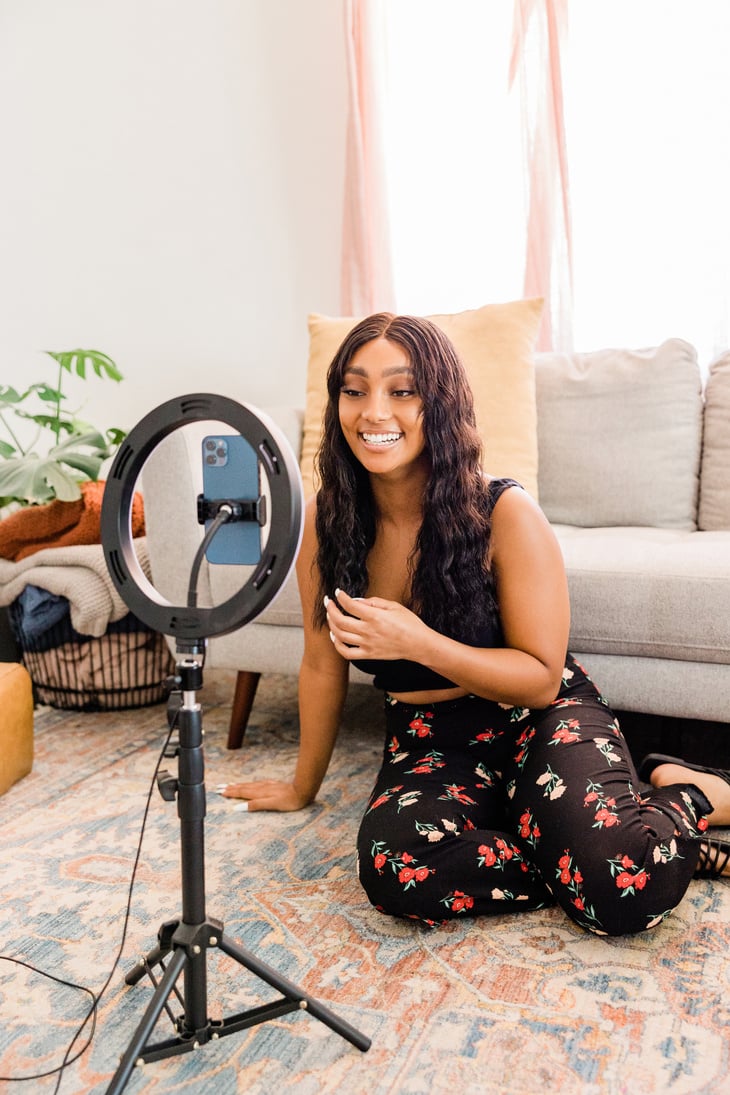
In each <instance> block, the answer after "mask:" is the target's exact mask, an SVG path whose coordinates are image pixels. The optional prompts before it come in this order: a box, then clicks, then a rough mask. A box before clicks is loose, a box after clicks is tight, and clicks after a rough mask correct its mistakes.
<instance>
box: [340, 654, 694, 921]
mask: <svg viewBox="0 0 730 1095" xmlns="http://www.w3.org/2000/svg"><path fill="white" fill-rule="evenodd" d="M385 713H386V741H385V749H384V755H383V764H382V767H381V770H380V773H379V775H378V778H377V781H376V784H375V788H374V790H373V793H372V796H371V798H370V802H369V804H368V807H367V810H366V812H365V815H364V817H363V819H362V822H361V824H360V831H359V835H358V869H359V874H360V880H361V882H362V885H363V886H364V888H365V891H366V893H367V895H368V897H369V899H370V901H371V902H372V904H373V905H374V906H375V907H376V908H377V909H379V910H380V911H381V912H384V913H388V914H390V915H393V916H400V917H410V918H413V919H417V920H421V921H425V922H427V923H428V924H431V925H434V924H438V923H441V922H443V921H445V920H448V919H450V918H453V917H456V916H464V915H466V916H478V915H482V914H486V913H498V912H515V911H517V910H521V909H537V908H541V907H544V906H546V905H551V904H553V903H554V902H556V901H557V902H558V903H559V904H560V905H562V907H563V908H564V909H565V911H566V912H567V913H568V915H569V916H570V917H571V918H572V919H573V920H574V921H575V922H576V923H577V924H579V925H581V926H582V927H584V928H587V929H589V930H590V931H593V932H597V933H599V934H605V935H621V934H624V933H629V932H638V931H642V930H644V929H646V928H651V927H653V926H654V925H656V924H658V923H660V922H661V921H662V920H663V919H664V918H665V917H666V916H668V915H669V913H670V912H671V911H672V909H673V908H674V907H675V906H676V905H677V904H678V903H679V901H680V900H681V898H682V896H683V894H684V892H685V890H686V888H687V885H688V884H689V881H690V879H691V878H692V875H693V873H694V870H695V867H696V865H697V860H698V857H699V841H698V837H699V835H700V834H701V833H702V832H703V831H704V829H706V828H707V822H706V820H705V817H704V815H705V814H706V813H709V812H710V811H711V809H712V807H711V804H710V803H709V802H708V801H707V799H706V798H705V796H704V795H703V794H702V792H701V791H700V790H699V788H696V787H695V786H694V785H692V784H690V785H682V786H673V787H665V788H661V789H656V788H652V789H651V790H650V791H649V792H648V793H642V792H641V790H640V786H639V782H638V779H637V776H636V772H635V769H634V765H633V763H632V760H631V757H630V755H629V750H628V747H627V745H626V742H625V741H624V739H623V737H622V735H621V732H620V730H619V726H618V722H617V720H616V719H615V718H614V716H613V714H612V713H611V711H610V710H609V708H608V707H607V705H606V703H605V701H604V700H603V698H602V697H601V696H600V695H599V693H598V691H597V690H596V688H595V687H594V685H593V683H592V682H591V680H590V678H589V677H588V676H587V674H586V673H585V671H584V670H583V669H582V667H581V666H580V665H578V663H577V662H576V661H575V659H574V658H572V657H571V656H570V655H569V656H568V658H567V662H566V666H565V670H564V675H563V682H562V687H561V690H560V693H559V695H558V697H557V699H556V700H555V701H554V702H553V703H551V704H550V706H549V707H546V708H544V709H542V710H539V711H531V710H528V709H527V708H520V707H506V706H504V705H501V704H497V703H494V702H492V701H490V700H483V699H480V698H478V697H475V696H465V697H462V698H461V699H457V700H452V701H446V702H443V703H438V704H433V705H431V706H430V707H428V708H417V707H415V706H412V705H410V704H404V703H401V702H399V701H397V700H394V699H393V698H392V697H391V696H389V695H388V694H387V693H386V696H385Z"/></svg>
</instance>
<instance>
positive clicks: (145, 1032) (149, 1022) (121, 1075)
mask: <svg viewBox="0 0 730 1095" xmlns="http://www.w3.org/2000/svg"><path fill="white" fill-rule="evenodd" d="M186 959H187V955H186V954H185V951H184V950H183V949H182V948H180V949H179V950H176V951H174V952H173V955H172V958H171V959H170V962H169V965H168V967H167V969H166V970H165V973H164V975H163V977H162V980H161V981H160V983H159V985H158V986H157V988H156V989H155V991H154V993H153V995H152V999H151V1000H150V1002H149V1004H148V1005H147V1009H146V1011H145V1013H144V1015H143V1016H142V1018H141V1020H140V1022H139V1025H138V1027H137V1029H136V1031H135V1033H134V1035H133V1037H132V1040H131V1042H130V1043H129V1045H128V1046H127V1049H126V1051H125V1053H124V1056H123V1057H122V1059H121V1061H120V1062H119V1067H118V1068H117V1071H116V1072H115V1073H114V1075H113V1077H112V1081H111V1083H110V1084H109V1087H108V1088H107V1089H106V1095H118V1092H120V1091H123V1090H124V1087H125V1085H126V1083H127V1080H128V1079H129V1077H130V1074H131V1072H132V1069H133V1068H134V1066H135V1064H136V1062H137V1061H138V1059H139V1057H140V1054H141V1053H142V1051H143V1049H144V1047H145V1045H146V1044H147V1039H148V1038H149V1036H150V1034H151V1033H152V1031H153V1030H154V1027H155V1023H156V1022H157V1020H158V1019H159V1017H160V1013H161V1012H162V1009H163V1008H164V1006H165V1004H166V1003H167V998H168V996H169V995H170V993H171V992H172V990H173V988H174V986H175V982H176V981H177V979H178V977H179V976H180V972H181V971H182V968H183V966H184V965H185V962H186Z"/></svg>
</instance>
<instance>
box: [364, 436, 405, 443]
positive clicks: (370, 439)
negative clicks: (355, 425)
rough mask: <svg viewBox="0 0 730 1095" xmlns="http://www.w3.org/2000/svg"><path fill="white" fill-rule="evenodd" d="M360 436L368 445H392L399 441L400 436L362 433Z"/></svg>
mask: <svg viewBox="0 0 730 1095" xmlns="http://www.w3.org/2000/svg"><path fill="white" fill-rule="evenodd" d="M362 436H363V440H364V441H367V443H368V445H392V444H393V442H394V441H398V440H399V439H400V436H401V435H400V434H399V433H364V434H363V435H362Z"/></svg>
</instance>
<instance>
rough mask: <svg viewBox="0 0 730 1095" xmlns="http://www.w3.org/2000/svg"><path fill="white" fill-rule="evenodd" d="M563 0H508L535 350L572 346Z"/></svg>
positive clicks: (527, 292) (526, 287) (527, 286)
mask: <svg viewBox="0 0 730 1095" xmlns="http://www.w3.org/2000/svg"><path fill="white" fill-rule="evenodd" d="M567 8H568V3H567V0H515V5H514V22H513V32H512V57H511V61H510V74H509V78H510V86H512V85H513V84H514V83H515V81H516V80H517V79H518V78H519V82H520V90H521V96H522V120H523V131H524V137H525V157H526V168H527V178H528V193H529V210H528V223H527V254H526V260H525V283H524V293H525V296H526V297H543V298H544V300H545V309H544V311H543V319H542V325H541V328H540V332H539V334H538V340H537V346H536V348H537V349H538V350H550V349H556V350H566V351H567V350H571V349H572V343H573V338H572V312H573V292H572V289H573V247H572V240H571V218H570V201H569V188H568V163H567V153H566V143H565V121H564V116H563V85H562V75H561V58H560V51H561V47H562V46H563V45H564V43H565V40H566V37H567V26H568V12H567Z"/></svg>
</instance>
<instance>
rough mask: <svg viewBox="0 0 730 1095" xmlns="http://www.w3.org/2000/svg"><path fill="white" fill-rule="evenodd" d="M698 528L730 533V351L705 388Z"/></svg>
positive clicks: (712, 368)
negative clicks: (729, 531)
mask: <svg viewBox="0 0 730 1095" xmlns="http://www.w3.org/2000/svg"><path fill="white" fill-rule="evenodd" d="M698 524H699V527H700V528H701V529H704V530H705V531H707V532H719V531H720V530H721V529H730V351H729V352H726V353H724V354H722V355H721V356H720V357H718V358H717V360H716V361H714V362H713V363H712V365H711V366H710V373H709V376H708V378H707V387H706V388H705V430H704V436H703V440H702V472H701V476H700V510H699V521H698Z"/></svg>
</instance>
